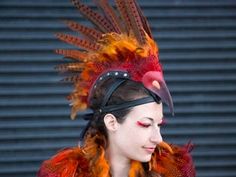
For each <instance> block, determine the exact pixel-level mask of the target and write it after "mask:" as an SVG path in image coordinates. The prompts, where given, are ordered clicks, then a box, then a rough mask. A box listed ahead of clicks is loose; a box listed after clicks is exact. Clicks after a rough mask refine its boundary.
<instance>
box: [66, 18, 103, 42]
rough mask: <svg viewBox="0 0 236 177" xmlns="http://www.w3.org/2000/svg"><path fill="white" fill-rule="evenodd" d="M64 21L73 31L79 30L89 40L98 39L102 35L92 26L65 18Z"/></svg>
mask: <svg viewBox="0 0 236 177" xmlns="http://www.w3.org/2000/svg"><path fill="white" fill-rule="evenodd" d="M65 23H66V24H67V26H68V27H69V28H70V29H72V30H73V31H76V32H79V33H81V34H83V35H84V36H85V37H87V38H89V39H91V40H99V39H101V37H102V33H101V32H100V31H98V30H96V29H94V28H89V27H86V26H84V25H81V24H79V23H76V22H74V21H69V20H66V21H65Z"/></svg>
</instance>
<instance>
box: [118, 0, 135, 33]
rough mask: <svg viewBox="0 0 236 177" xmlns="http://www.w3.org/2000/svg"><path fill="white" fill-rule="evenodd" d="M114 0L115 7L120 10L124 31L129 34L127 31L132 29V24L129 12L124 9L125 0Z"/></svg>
mask: <svg viewBox="0 0 236 177" xmlns="http://www.w3.org/2000/svg"><path fill="white" fill-rule="evenodd" d="M115 2H116V6H117V9H118V10H119V12H120V15H121V18H122V21H123V23H124V24H125V27H126V32H127V34H129V32H131V31H132V24H131V21H130V18H129V14H128V12H127V9H126V5H125V3H126V2H125V1H123V0H115Z"/></svg>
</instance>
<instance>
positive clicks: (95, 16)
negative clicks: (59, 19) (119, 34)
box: [72, 0, 114, 33]
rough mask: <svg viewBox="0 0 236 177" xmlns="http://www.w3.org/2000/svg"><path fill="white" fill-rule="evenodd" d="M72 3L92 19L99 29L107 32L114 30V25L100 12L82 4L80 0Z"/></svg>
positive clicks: (73, 0) (74, 0)
mask: <svg viewBox="0 0 236 177" xmlns="http://www.w3.org/2000/svg"><path fill="white" fill-rule="evenodd" d="M72 3H73V4H74V5H75V6H76V7H77V8H78V9H79V11H80V12H81V13H82V14H83V15H84V16H86V17H87V18H88V19H90V20H91V22H93V23H94V24H95V25H96V26H98V27H99V29H100V30H101V31H102V32H104V33H106V32H112V31H114V29H113V27H112V26H111V25H110V24H109V21H108V20H107V19H106V18H104V17H103V16H102V15H100V14H99V13H97V12H95V11H93V10H92V9H91V8H90V7H88V6H86V5H85V4H82V3H81V2H80V1H79V0H72Z"/></svg>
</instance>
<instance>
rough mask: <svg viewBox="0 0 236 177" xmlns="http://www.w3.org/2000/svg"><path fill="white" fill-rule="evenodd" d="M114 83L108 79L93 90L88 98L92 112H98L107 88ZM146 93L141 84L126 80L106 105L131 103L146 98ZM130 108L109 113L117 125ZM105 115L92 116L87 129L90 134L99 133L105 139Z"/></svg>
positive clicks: (113, 80)
mask: <svg viewBox="0 0 236 177" xmlns="http://www.w3.org/2000/svg"><path fill="white" fill-rule="evenodd" d="M114 82H115V79H108V80H106V81H104V82H103V83H100V84H99V85H98V87H97V88H96V89H95V90H94V92H93V94H92V95H91V96H90V102H89V107H90V108H91V109H93V110H98V109H99V108H100V106H101V104H102V101H103V98H104V97H105V95H106V93H107V90H108V88H109V87H110V86H111V85H112V84H113V83H114ZM148 95H149V93H148V91H147V90H146V89H145V88H144V86H143V85H142V84H141V83H138V82H135V81H131V80H127V81H125V82H123V83H122V84H121V85H120V86H119V87H118V88H117V89H116V90H115V91H114V92H113V93H112V95H111V97H110V98H109V100H108V102H107V105H118V104H121V103H124V102H127V101H132V100H135V99H138V98H143V97H146V96H148ZM131 109H132V108H126V109H122V110H119V111H111V112H109V113H111V114H113V115H114V116H115V117H116V118H117V121H118V122H119V123H122V122H123V121H124V120H125V116H126V115H127V114H128V113H129V112H130V111H131ZM105 114H107V113H101V114H100V113H97V114H94V116H93V118H92V122H91V127H90V129H89V132H90V133H92V132H93V133H97V132H99V133H101V134H103V135H104V136H105V137H106V139H107V132H106V127H105V124H104V121H103V118H104V116H105Z"/></svg>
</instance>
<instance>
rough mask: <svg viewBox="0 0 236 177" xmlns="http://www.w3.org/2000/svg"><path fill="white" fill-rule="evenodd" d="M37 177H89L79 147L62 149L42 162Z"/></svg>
mask: <svg viewBox="0 0 236 177" xmlns="http://www.w3.org/2000/svg"><path fill="white" fill-rule="evenodd" d="M37 176H38V177H68V176H70V177H75V176H76V177H89V163H88V160H87V159H86V157H85V155H84V153H83V151H82V150H81V149H80V148H79V147H73V148H67V149H63V150H61V151H60V152H58V153H57V154H55V155H54V156H53V157H51V158H50V159H48V160H46V161H44V162H43V163H42V165H41V167H40V169H39V171H38V173H37Z"/></svg>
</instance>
